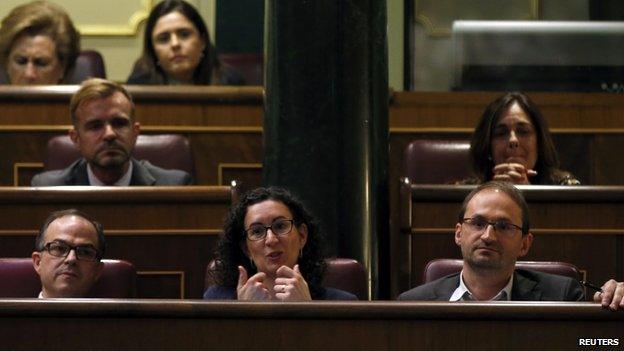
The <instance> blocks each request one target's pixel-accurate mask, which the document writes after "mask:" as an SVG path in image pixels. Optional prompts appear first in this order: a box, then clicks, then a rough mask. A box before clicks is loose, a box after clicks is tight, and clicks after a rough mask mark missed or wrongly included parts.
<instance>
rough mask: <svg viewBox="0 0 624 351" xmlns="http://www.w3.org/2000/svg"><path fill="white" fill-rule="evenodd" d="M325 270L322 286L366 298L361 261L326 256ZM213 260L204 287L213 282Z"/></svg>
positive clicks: (362, 298)
mask: <svg viewBox="0 0 624 351" xmlns="http://www.w3.org/2000/svg"><path fill="white" fill-rule="evenodd" d="M325 262H326V263H327V271H326V272H325V278H324V279H323V286H325V287H328V288H335V289H340V290H344V291H347V292H350V293H352V294H353V295H355V296H357V298H358V299H360V300H368V285H367V284H366V282H367V279H366V272H365V271H364V267H363V266H362V264H361V263H359V262H358V261H356V260H353V259H350V258H328V259H327V260H325ZM214 267H215V263H214V260H212V261H210V262H209V263H208V266H206V276H205V280H204V284H205V289H208V288H209V287H211V286H212V285H214V284H215V281H214Z"/></svg>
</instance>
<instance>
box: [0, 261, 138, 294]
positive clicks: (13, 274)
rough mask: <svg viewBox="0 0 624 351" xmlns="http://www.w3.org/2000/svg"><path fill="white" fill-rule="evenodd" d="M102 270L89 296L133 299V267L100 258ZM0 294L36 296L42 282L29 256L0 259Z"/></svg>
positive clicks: (134, 289) (134, 284) (134, 272)
mask: <svg viewBox="0 0 624 351" xmlns="http://www.w3.org/2000/svg"><path fill="white" fill-rule="evenodd" d="M102 262H103V263H104V270H103V271H102V276H100V279H99V280H98V281H97V283H96V284H95V286H94V287H93V290H92V291H91V294H90V295H89V297H94V298H132V297H135V296H136V278H137V274H136V269H135V268H134V265H133V264H132V263H130V262H127V261H121V260H102ZM0 281H1V282H2V284H0V297H37V296H38V295H39V292H41V282H40V280H39V276H38V275H37V272H35V268H34V267H33V263H32V259H31V258H0Z"/></svg>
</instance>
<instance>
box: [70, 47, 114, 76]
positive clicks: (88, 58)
mask: <svg viewBox="0 0 624 351" xmlns="http://www.w3.org/2000/svg"><path fill="white" fill-rule="evenodd" d="M89 78H106V67H105V66H104V59H103V58H102V55H101V54H100V53H99V52H98V51H95V50H82V51H81V52H80V54H79V55H78V57H77V58H76V64H75V65H74V68H73V69H71V70H70V71H69V72H67V77H65V79H64V81H65V82H66V83H67V84H80V83H82V82H83V81H84V80H86V79H89Z"/></svg>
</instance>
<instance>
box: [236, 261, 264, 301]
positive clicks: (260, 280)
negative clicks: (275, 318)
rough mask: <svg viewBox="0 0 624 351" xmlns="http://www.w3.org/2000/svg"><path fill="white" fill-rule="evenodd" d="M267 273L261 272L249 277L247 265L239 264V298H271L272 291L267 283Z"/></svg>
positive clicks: (237, 289) (237, 287)
mask: <svg viewBox="0 0 624 351" xmlns="http://www.w3.org/2000/svg"><path fill="white" fill-rule="evenodd" d="M265 280H266V274H264V273H262V272H259V273H256V274H254V275H253V276H252V277H251V278H249V279H247V270H245V267H243V266H238V285H237V286H236V295H237V297H238V299H239V300H270V299H271V293H269V289H267V287H266V285H265V283H264V282H265Z"/></svg>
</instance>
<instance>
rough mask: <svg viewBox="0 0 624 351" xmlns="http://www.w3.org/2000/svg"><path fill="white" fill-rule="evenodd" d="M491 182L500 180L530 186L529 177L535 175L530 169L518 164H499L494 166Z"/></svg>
mask: <svg viewBox="0 0 624 351" xmlns="http://www.w3.org/2000/svg"><path fill="white" fill-rule="evenodd" d="M492 171H493V172H494V177H493V180H502V181H506V182H512V183H514V184H531V182H530V181H529V177H533V176H535V175H537V172H536V171H534V170H532V169H526V168H525V167H524V165H522V164H520V163H499V164H497V165H496V166H494V168H493V170H492Z"/></svg>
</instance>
